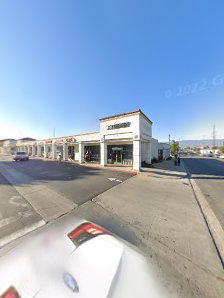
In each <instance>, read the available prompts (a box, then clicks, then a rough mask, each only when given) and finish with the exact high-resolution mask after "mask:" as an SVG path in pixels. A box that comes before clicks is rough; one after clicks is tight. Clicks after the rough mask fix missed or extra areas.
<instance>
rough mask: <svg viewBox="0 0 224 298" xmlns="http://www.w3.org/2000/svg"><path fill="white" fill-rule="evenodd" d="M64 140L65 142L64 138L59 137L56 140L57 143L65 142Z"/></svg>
mask: <svg viewBox="0 0 224 298" xmlns="http://www.w3.org/2000/svg"><path fill="white" fill-rule="evenodd" d="M63 142H64V140H63V139H57V140H55V143H63Z"/></svg>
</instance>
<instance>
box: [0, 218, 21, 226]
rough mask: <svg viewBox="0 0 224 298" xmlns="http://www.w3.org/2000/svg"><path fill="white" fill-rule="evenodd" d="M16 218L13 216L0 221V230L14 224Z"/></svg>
mask: <svg viewBox="0 0 224 298" xmlns="http://www.w3.org/2000/svg"><path fill="white" fill-rule="evenodd" d="M17 219H18V218H17V217H15V216H11V217H7V218H3V219H1V220H0V228H2V227H4V226H7V225H9V224H10V223H12V222H15V221H16V220H17Z"/></svg>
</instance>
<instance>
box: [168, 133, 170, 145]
mask: <svg viewBox="0 0 224 298" xmlns="http://www.w3.org/2000/svg"><path fill="white" fill-rule="evenodd" d="M168 137H169V145H170V135H168Z"/></svg>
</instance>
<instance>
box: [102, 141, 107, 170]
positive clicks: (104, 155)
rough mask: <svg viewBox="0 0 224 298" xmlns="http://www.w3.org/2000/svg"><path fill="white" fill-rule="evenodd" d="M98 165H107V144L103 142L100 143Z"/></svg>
mask: <svg viewBox="0 0 224 298" xmlns="http://www.w3.org/2000/svg"><path fill="white" fill-rule="evenodd" d="M100 164H101V166H105V165H106V164H107V143H106V142H105V141H103V142H101V143H100Z"/></svg>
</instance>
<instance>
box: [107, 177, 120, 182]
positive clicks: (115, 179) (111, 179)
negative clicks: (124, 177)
mask: <svg viewBox="0 0 224 298" xmlns="http://www.w3.org/2000/svg"><path fill="white" fill-rule="evenodd" d="M107 179H109V180H110V181H116V182H120V183H121V182H123V181H121V180H119V179H117V178H107Z"/></svg>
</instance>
